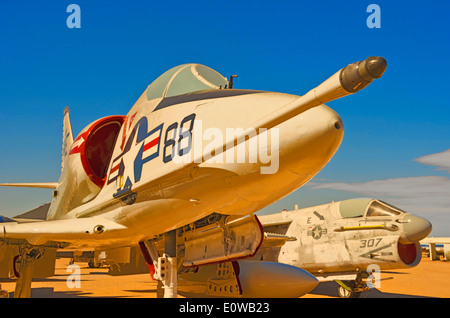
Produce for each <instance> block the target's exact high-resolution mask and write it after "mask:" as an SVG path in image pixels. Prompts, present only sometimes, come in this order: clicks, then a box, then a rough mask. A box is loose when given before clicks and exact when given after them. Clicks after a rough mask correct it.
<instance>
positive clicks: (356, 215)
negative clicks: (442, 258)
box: [252, 199, 432, 298]
mask: <svg viewBox="0 0 450 318" xmlns="http://www.w3.org/2000/svg"><path fill="white" fill-rule="evenodd" d="M259 218H260V221H261V223H262V225H263V227H264V231H265V235H266V239H265V242H264V244H263V246H262V247H261V248H260V249H259V251H258V252H257V254H256V255H255V256H254V257H253V258H252V259H256V260H264V261H276V262H281V263H285V264H289V265H293V266H298V267H300V268H303V269H305V270H307V271H308V272H310V273H312V274H313V275H314V276H315V277H317V278H318V279H319V281H333V280H334V281H337V282H338V283H339V295H340V296H341V297H345V298H348V297H359V295H360V294H361V292H362V291H364V290H368V287H367V284H366V283H367V277H368V276H369V275H371V274H372V269H374V270H377V271H378V272H379V271H380V270H386V269H387V270H390V269H397V268H408V267H413V266H416V265H418V264H419V262H420V260H421V257H422V249H421V246H420V240H422V239H423V238H425V237H427V236H428V235H429V234H430V232H431V229H432V226H431V223H430V222H429V221H428V220H426V219H424V218H421V217H417V216H414V215H411V214H409V213H407V212H405V211H402V210H401V209H399V208H396V207H394V206H392V205H390V204H388V203H385V202H383V201H380V200H377V199H350V200H345V201H340V202H333V203H330V204H324V205H320V206H315V207H310V208H305V209H298V208H296V209H295V210H293V211H283V212H281V213H276V214H270V215H262V216H260V217H259ZM374 266H375V267H374ZM368 272H369V273H368ZM373 277H374V276H373V275H372V277H371V278H373ZM369 280H370V279H369Z"/></svg>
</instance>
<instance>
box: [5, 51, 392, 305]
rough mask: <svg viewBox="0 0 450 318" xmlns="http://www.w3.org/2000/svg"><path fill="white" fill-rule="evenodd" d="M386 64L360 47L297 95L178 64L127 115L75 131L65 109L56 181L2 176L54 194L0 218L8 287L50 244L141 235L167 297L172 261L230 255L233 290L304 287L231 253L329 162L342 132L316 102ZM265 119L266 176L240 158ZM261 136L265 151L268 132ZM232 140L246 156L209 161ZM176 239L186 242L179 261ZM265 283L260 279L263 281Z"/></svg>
mask: <svg viewBox="0 0 450 318" xmlns="http://www.w3.org/2000/svg"><path fill="white" fill-rule="evenodd" d="M386 65H387V64H386V61H385V60H384V59H383V58H381V57H369V58H367V59H366V60H364V61H360V62H356V63H353V64H350V65H348V66H346V67H344V68H342V69H341V70H339V71H338V72H337V73H335V74H334V75H333V76H331V77H330V78H329V79H327V80H326V81H324V82H323V83H322V84H320V85H319V86H317V87H316V88H314V89H312V90H310V91H309V92H308V93H306V94H305V95H303V96H296V95H290V94H282V93H273V92H266V91H254V90H235V89H230V88H229V83H228V81H227V80H226V78H224V77H223V76H222V75H220V74H219V73H217V72H215V71H214V70H212V69H210V68H208V67H206V66H203V65H200V64H183V65H180V66H177V67H174V68H172V69H170V70H169V71H167V72H166V73H164V74H162V75H161V76H160V77H159V78H157V79H156V80H155V81H154V82H153V83H152V84H151V85H149V86H148V88H147V89H146V90H145V91H144V93H143V94H142V95H141V97H140V98H139V99H138V100H137V102H136V103H135V105H134V106H133V107H132V108H131V110H130V111H129V112H128V114H127V115H126V116H122V115H120V116H108V117H104V118H101V119H99V120H96V121H94V122H92V123H91V124H89V125H88V126H87V127H86V128H85V129H83V130H82V131H81V132H80V133H79V135H78V136H77V137H76V138H74V137H73V133H72V128H71V124H70V119H69V111H68V109H66V110H65V111H64V125H63V150H62V164H61V176H60V179H59V181H58V182H54V183H19V184H2V185H5V186H19V187H41V188H50V189H54V192H53V200H52V202H51V206H50V209H49V213H48V215H47V220H46V221H43V222H16V221H14V220H10V219H6V218H5V219H3V221H4V222H3V223H2V224H1V228H0V231H1V232H0V235H1V236H0V237H1V240H2V242H3V244H2V246H1V248H2V250H1V252H0V253H1V255H2V259H1V260H0V262H1V264H0V267H1V270H0V272H1V273H2V274H3V275H5V273H6V272H8V275H11V272H12V273H13V274H14V275H13V276H15V277H16V278H17V285H16V290H15V297H29V295H30V289H31V278H32V277H33V276H35V277H36V276H48V275H51V273H52V271H53V269H54V255H55V251H56V249H63V248H66V249H91V248H96V249H102V250H104V249H112V248H117V247H122V246H130V245H135V244H139V246H140V247H141V250H142V253H143V255H144V258H145V260H146V261H147V263H148V265H149V268H150V270H152V268H153V267H154V268H155V270H156V272H155V274H154V277H155V278H156V279H158V280H160V281H161V282H162V285H163V288H164V296H165V297H174V296H176V293H177V271H178V268H180V265H181V264H183V265H184V266H188V267H189V266H190V267H195V266H200V265H205V264H211V263H221V262H232V266H231V267H230V268H233V271H234V275H235V277H236V278H237V279H239V281H240V282H241V283H240V284H239V285H238V287H239V289H238V292H237V294H236V295H240V296H242V295H244V296H247V297H276V296H283V297H288V296H290V297H298V296H300V295H302V294H304V293H305V292H307V291H308V290H311V289H312V288H313V287H314V286H315V285H316V284H317V281H316V280H315V278H314V277H313V276H312V275H310V274H309V273H307V272H306V271H304V270H301V269H299V268H296V267H293V266H289V265H284V264H279V263H272V262H267V263H266V262H263V263H259V264H256V263H253V264H250V265H247V264H243V265H242V268H241V265H240V263H238V262H237V260H238V259H242V258H247V257H250V256H252V255H254V254H255V253H256V251H257V250H258V248H259V247H260V245H261V243H262V240H263V237H264V235H263V232H262V228H261V225H260V223H259V221H258V219H257V217H256V216H255V215H254V214H253V213H254V212H255V211H257V210H259V209H261V208H263V207H264V206H267V205H268V204H270V203H273V202H275V201H277V200H278V199H280V198H282V197H284V196H286V195H287V194H289V193H291V192H292V191H294V190H296V189H297V188H299V187H300V186H302V185H303V184H305V183H306V182H307V181H309V180H310V179H311V178H312V177H313V176H314V175H316V174H317V173H318V172H319V171H320V170H321V169H322V168H323V167H324V166H325V165H326V164H327V163H328V161H329V160H330V159H331V157H332V156H333V155H334V154H335V152H336V151H337V149H338V148H339V145H340V143H341V141H342V137H343V124H342V121H341V119H340V117H339V116H338V115H337V114H336V112H334V111H333V110H331V109H330V108H329V107H327V106H325V105H323V104H324V103H325V102H328V101H331V100H335V99H337V98H340V97H343V96H346V95H349V94H352V93H355V92H357V91H359V90H361V89H362V88H364V87H366V86H367V85H368V84H370V83H371V82H372V81H373V80H374V79H375V78H379V77H381V76H382V74H383V72H384V71H385V69H386ZM227 128H234V129H239V128H241V130H240V133H237V134H234V135H232V136H231V137H230V138H228V136H227V139H225V140H222V141H219V142H217V143H214V144H212V146H211V147H210V148H209V149H208V150H206V149H204V148H203V147H200V146H199V142H198V140H200V142H201V141H202V138H201V137H202V136H204V135H205V132H206V131H208V129H216V130H218V131H220V132H221V133H222V135H223V136H225V135H226V130H227ZM272 128H275V129H272ZM267 129H269V130H270V129H272V130H270V131H271V133H272V134H274V133H275V131H276V132H277V133H279V143H276V141H277V140H275V143H276V146H277V147H276V148H277V150H278V151H279V157H278V158H277V159H278V160H279V164H278V169H277V172H276V173H271V174H263V173H261V169H262V168H264V167H266V166H267V162H262V160H259V161H257V162H253V161H251V160H249V158H250V157H251V156H252V155H253V153H252V151H250V150H249V149H250V143H251V142H252V139H253V138H261V135H262V134H263V133H261V132H262V131H264V132H266V131H267ZM255 131H256V134H255V135H251V134H250V133H251V132H255ZM198 135H200V139H199V138H198V137H199V136H198ZM266 142H267V143H266V146H265V147H266V148H265V150H267V148H269V147H270V146H272V145H273V143H274V140H272V139H271V140H270V141H267V140H266ZM241 144H243V145H245V146H246V147H245V149H246V150H245V153H244V158H245V160H244V162H236V161H232V162H223V161H220V160H215V159H217V157H219V156H221V155H222V154H223V155H226V158H228V155H229V154H230V153H232V154H234V155H236V153H234V151H235V150H237V148H238V147H239V146H240V145H241ZM209 145H211V144H209ZM196 149H197V150H196ZM230 158H235V156H233V155H231V156H230ZM211 215H213V217H210V216H211ZM162 239H163V240H164V254H163V255H159V254H158V250H157V248H156V244H157V243H158V241H161V240H162ZM180 239H181V241H182V242H184V244H183V248H184V252H183V253H182V255H183V257H182V258H178V259H177V254H178V251H177V242H179V241H180ZM19 264H20V266H19ZM11 267H12V270H11ZM255 272H259V273H260V274H263V275H262V276H261V277H262V278H261V277H256V276H255V275H253V273H255ZM286 273H288V278H289V279H287V278H286ZM267 283H270V284H271V288H270V289H268V288H261V287H262V286H264V285H267Z"/></svg>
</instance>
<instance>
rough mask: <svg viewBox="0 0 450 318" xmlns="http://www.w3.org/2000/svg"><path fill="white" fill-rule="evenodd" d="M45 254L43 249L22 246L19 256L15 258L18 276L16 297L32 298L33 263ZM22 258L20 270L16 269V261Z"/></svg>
mask: <svg viewBox="0 0 450 318" xmlns="http://www.w3.org/2000/svg"><path fill="white" fill-rule="evenodd" d="M42 255H43V251H42V250H40V249H37V248H32V247H22V248H21V250H20V256H19V258H14V272H15V275H16V277H17V282H16V288H15V290H14V298H30V296H31V281H32V278H33V265H34V263H35V261H36V260H38V259H39V258H40V257H41V256H42ZM18 259H20V267H19V271H18V272H17V271H16V267H15V266H16V261H17V260H18Z"/></svg>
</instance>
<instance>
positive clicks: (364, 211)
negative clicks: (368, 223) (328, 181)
mask: <svg viewBox="0 0 450 318" xmlns="http://www.w3.org/2000/svg"><path fill="white" fill-rule="evenodd" d="M339 212H340V214H341V216H342V217H343V218H356V217H363V216H366V217H374V216H378V217H380V216H381V217H383V216H390V217H392V216H398V215H400V214H402V213H406V212H405V211H403V210H400V209H399V208H396V207H394V206H392V205H390V204H387V203H386V202H383V201H381V200H376V199H351V200H345V201H342V202H340V204H339Z"/></svg>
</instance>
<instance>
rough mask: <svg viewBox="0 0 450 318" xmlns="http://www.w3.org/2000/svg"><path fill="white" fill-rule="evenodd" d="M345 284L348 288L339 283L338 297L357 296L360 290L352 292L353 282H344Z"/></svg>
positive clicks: (359, 294)
mask: <svg viewBox="0 0 450 318" xmlns="http://www.w3.org/2000/svg"><path fill="white" fill-rule="evenodd" d="M345 285H346V286H347V287H348V288H349V289H350V290H349V289H347V288H344V286H342V285H339V287H338V294H339V297H340V298H359V296H361V292H354V291H353V288H354V287H355V284H354V283H353V282H345Z"/></svg>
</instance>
